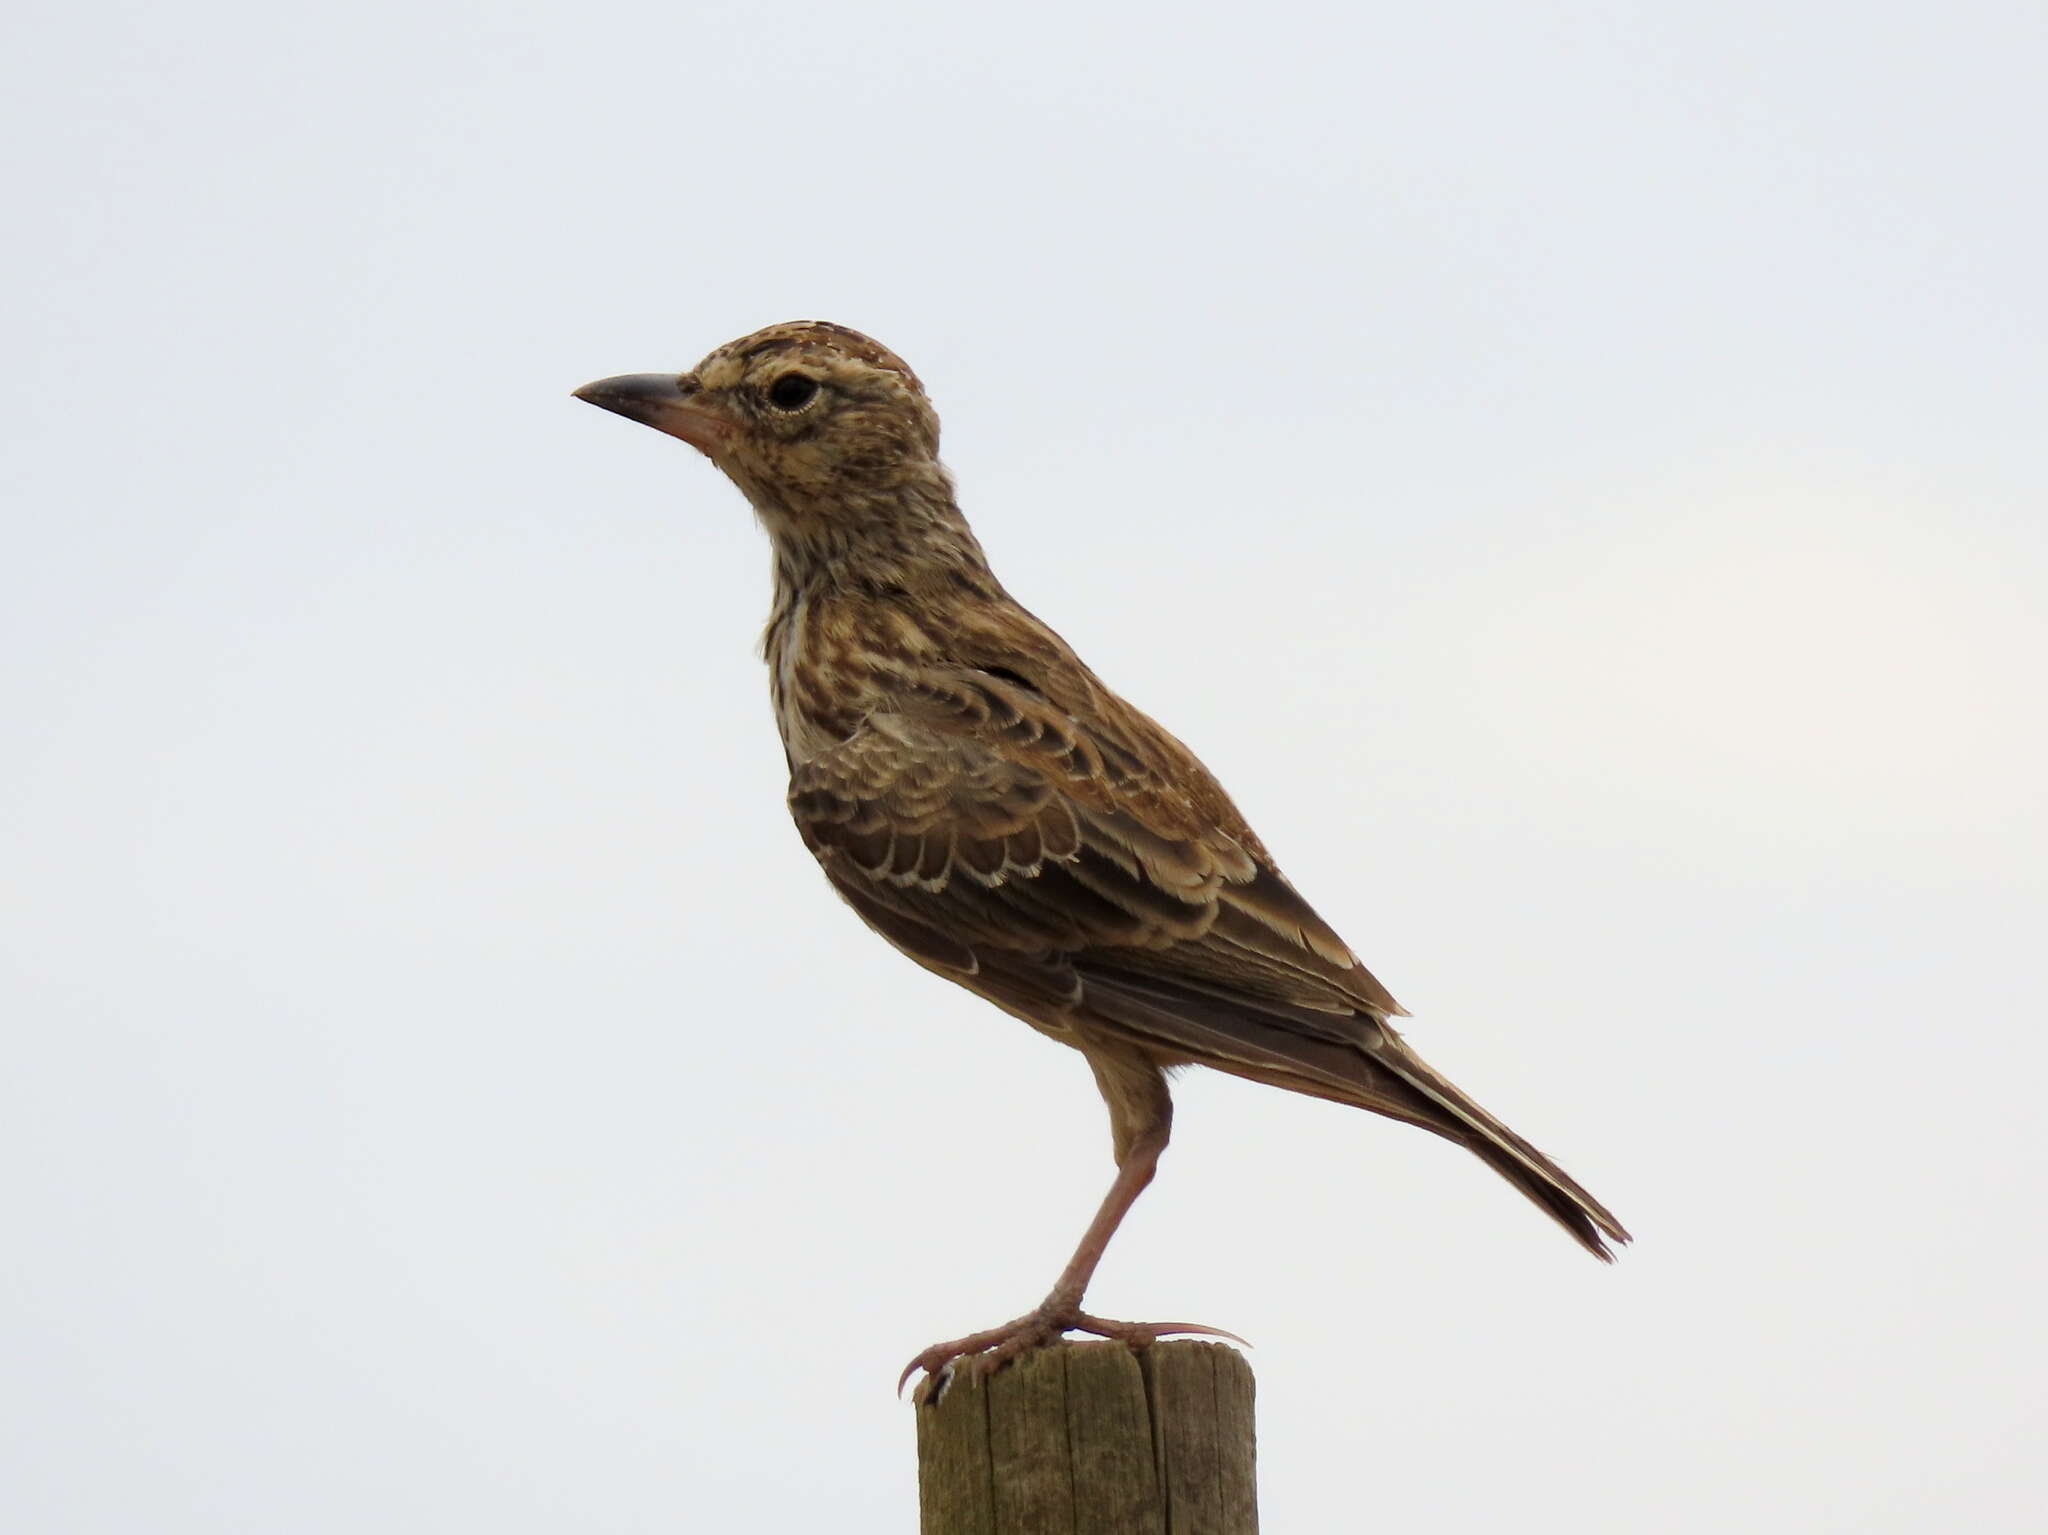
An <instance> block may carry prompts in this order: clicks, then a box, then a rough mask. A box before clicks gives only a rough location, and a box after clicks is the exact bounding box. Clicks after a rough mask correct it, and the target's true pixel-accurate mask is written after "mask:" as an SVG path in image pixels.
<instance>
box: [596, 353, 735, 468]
mask: <svg viewBox="0 0 2048 1535" xmlns="http://www.w3.org/2000/svg"><path fill="white" fill-rule="evenodd" d="M696 382H697V381H696V380H695V379H694V378H692V379H691V380H690V385H691V387H690V388H688V389H685V388H684V387H683V380H682V378H681V377H679V376H678V375H676V374H673V373H622V374H620V375H619V376H618V377H617V378H601V379H599V380H598V381H597V382H596V383H594V384H585V385H584V386H583V387H582V388H581V389H578V390H577V391H576V392H575V393H576V398H577V399H579V400H584V401H587V402H588V403H590V404H592V405H595V406H598V407H599V408H600V409H603V410H608V411H610V412H612V413H613V414H614V415H619V416H624V417H625V418H626V419H627V420H628V421H638V422H639V423H640V424H641V425H642V426H651V427H653V428H654V429H655V430H656V431H657V432H666V433H668V434H669V436H671V437H680V438H682V440H683V441H684V442H687V443H688V444H689V445H690V446H691V447H693V448H695V449H696V450H697V451H698V452H700V453H702V454H703V455H704V456H705V457H706V458H716V457H717V456H718V450H719V449H720V448H722V447H724V446H725V443H726V439H727V438H729V437H731V436H732V433H733V423H732V421H731V420H730V419H728V418H727V417H725V416H721V415H719V414H718V412H717V411H714V410H707V409H706V408H705V407H704V406H703V405H702V404H700V403H699V402H698V401H697V398H696Z"/></svg>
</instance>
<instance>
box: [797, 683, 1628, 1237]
mask: <svg viewBox="0 0 2048 1535" xmlns="http://www.w3.org/2000/svg"><path fill="white" fill-rule="evenodd" d="M963 689H964V691H963ZM1027 695H1028V696H1027ZM1040 704H1041V698H1040V695H1038V694H1036V693H1035V692H1032V691H1030V690H1028V689H1013V688H1012V687H1011V686H1010V685H1009V684H1008V683H1007V682H1005V681H1003V680H1002V679H1000V678H996V679H991V680H990V681H989V682H988V683H987V684H986V685H984V684H982V683H969V684H962V685H961V688H955V687H954V686H952V685H951V684H948V685H946V686H941V687H935V688H934V689H932V690H931V692H930V693H929V694H928V695H919V696H914V697H909V698H906V700H905V701H904V707H903V708H902V709H901V710H900V711H898V712H888V713H878V714H874V715H870V716H869V717H868V719H867V721H866V722H865V723H864V724H863V725H862V727H861V728H860V729H859V730H857V731H856V732H855V733H854V734H853V735H852V736H851V737H850V738H849V739H847V740H845V741H843V742H841V743H840V744H839V745H837V746H835V747H832V748H830V749H829V750H827V751H825V752H824V753H822V754H820V755H819V756H817V757H814V758H812V759H810V760H808V761H806V762H802V763H800V764H798V765H797V766H796V767H795V769H794V771H793V774H792V779H791V784H790V793H789V804H790V810H791V812H792V814H793V815H794V816H795V818H796V822H797V825H798V827H799V829H800V830H801V831H802V833H803V838H804V841H805V843H806V844H807V845H808V846H809V847H810V849H811V851H812V853H813V854H815V855H816V856H817V858H818V861H819V862H820V863H821V864H822V865H823V866H824V868H825V871H826V873H827V874H828V875H829V876H830V877H831V879H832V882H833V884H834V885H835V886H836V887H837V888H838V890H839V893H840V894H841V895H842V896H843V897H845V899H846V900H847V901H848V903H849V904H851V905H852V906H853V907H854V909H855V910H856V911H858V912H859V913H860V914H861V916H862V917H863V918H865V919H866V921H867V922H868V923H869V925H870V926H872V927H874V928H875V929H876V931H878V932H880V933H881V934H882V936H884V937H885V938H888V939H889V940H890V941H891V942H892V943H894V944H895V945H896V946H897V947H898V948H900V949H902V950H903V951H904V952H905V953H907V954H909V955H910V956H911V957H912V958H913V959H916V960H917V961H918V962H919V963H920V964H923V965H924V966H926V967H927V968H929V969H932V970H935V971H937V972H939V973H940V974H943V975H946V976H948V977H949V978H951V979H953V980H955V981H958V982H959V983H960V984H961V985H963V986H966V987H967V988H969V989H970V990H973V991H976V992H979V993H981V994H982V995H983V996H986V997H987V998H989V999H990V1000H991V1001H993V1002H996V1003H998V1004H999V1005H1001V1006H1002V1007H1004V1008H1006V1009H1008V1010H1009V1011H1011V1012H1013V1013H1016V1014H1018V1015H1019V1016H1021V1017H1024V1018H1026V1019H1028V1020H1030V1021H1031V1022H1033V1023H1035V1024H1037V1025H1039V1026H1040V1027H1045V1028H1048V1029H1049V1030H1050V1031H1051V1032H1056V1033H1057V1032H1061V1031H1062V1030H1064V1029H1068V1028H1075V1029H1077V1031H1078V1032H1079V1033H1080V1034H1082V1035H1083V1036H1085V1035H1087V1034H1089V1033H1093V1034H1096V1035H1098V1036H1100V1035H1105V1034H1106V1035H1108V1036H1110V1037H1112V1038H1116V1039H1120V1040H1121V1041H1123V1042H1125V1043H1126V1044H1129V1045H1135V1046H1137V1047H1138V1048H1139V1049H1141V1050H1142V1051H1144V1052H1145V1053H1146V1054H1147V1055H1149V1056H1150V1057H1151V1058H1152V1059H1153V1060H1154V1061H1156V1062H1158V1063H1159V1064H1161V1065H1172V1064H1176V1063H1189V1062H1192V1063H1199V1064H1202V1065H1206V1066H1211V1067H1214V1068H1216V1069H1218V1070H1222V1071H1226V1072H1230V1073H1232V1074H1233V1075H1237V1076H1243V1077H1249V1078H1252V1079H1253V1080H1256V1081H1262V1082H1267V1083H1271V1084H1272V1085H1274V1086H1277V1087H1286V1088H1289V1089H1292V1090H1293V1091H1296V1092H1302V1093H1308V1094H1311V1095H1313V1096H1316V1097H1322V1098H1329V1099H1333V1100H1335V1101H1337V1102H1341V1103H1350V1104H1354V1105H1356V1106H1358V1107H1360V1108H1365V1109H1370V1110H1372V1111H1373V1112H1375V1113H1379V1114H1384V1115H1387V1116H1388V1117H1390V1118H1394V1119H1399V1120H1404V1121H1406V1122H1407V1123H1409V1124H1413V1125H1418V1126H1420V1127H1421V1128H1423V1129H1426V1130H1430V1131H1433V1132H1435V1133H1436V1134H1438V1135H1441V1136H1444V1137H1445V1138H1446V1139H1449V1140H1453V1141H1456V1142H1458V1143H1459V1144H1460V1145H1463V1146H1466V1147H1468V1148H1469V1149H1471V1150H1472V1151H1473V1152H1475V1153H1476V1154H1477V1155H1478V1156H1479V1157H1480V1158H1481V1159H1482V1160H1484V1161H1486V1162H1487V1163H1488V1164H1489V1165H1490V1166H1492V1167H1493V1168H1494V1169H1495V1170H1496V1171H1498V1172H1499V1173H1501V1174H1502V1176H1504V1177H1506V1178H1507V1179H1508V1180H1509V1181H1510V1182H1512V1183H1514V1184H1515V1185H1516V1186H1517V1187H1518V1188H1520V1189H1521V1190H1522V1192H1523V1193H1524V1194H1526V1195H1527V1196H1528V1197H1529V1198H1530V1199H1532V1200H1533V1201H1534V1202H1535V1203H1536V1204H1537V1205H1539V1206H1541V1207H1542V1208H1543V1209H1544V1210H1545V1211H1546V1212H1547V1213H1548V1214H1550V1215H1551V1216H1552V1217H1553V1218H1554V1219H1556V1220H1557V1221H1558V1223H1559V1224H1560V1225H1562V1226H1564V1227H1565V1229H1566V1230H1567V1231H1569V1232H1571V1234H1572V1235H1573V1236H1574V1237H1575V1238H1576V1239H1577V1240H1578V1241H1579V1242H1580V1243H1582V1244H1583V1245H1584V1246H1585V1247H1587V1249H1588V1250H1590V1251H1591V1252H1593V1253H1594V1254H1595V1255H1596V1256H1599V1257H1602V1258H1605V1257H1607V1256H1609V1254H1608V1251H1607V1248H1606V1246H1605V1244H1604V1242H1603V1240H1602V1237H1603V1235H1604V1236H1605V1237H1607V1238H1611V1239H1614V1240H1618V1241H1626V1240H1627V1233H1626V1232H1624V1231H1623V1230H1622V1228H1621V1226H1620V1225H1619V1224H1618V1223H1617V1222H1616V1221H1615V1220H1614V1218H1613V1216H1612V1215H1610V1214H1609V1213H1608V1212H1607V1211H1606V1210H1605V1209H1604V1208H1603V1207H1602V1206H1601V1205H1600V1204H1599V1202H1598V1201H1596V1200H1594V1199H1593V1198H1592V1196H1591V1195H1590V1194H1588V1193H1586V1191H1585V1190H1584V1189H1583V1188H1581V1187H1580V1186H1579V1185H1578V1184H1577V1183H1575V1182H1573V1181H1572V1179H1571V1178H1570V1177H1569V1176H1567V1175H1566V1174H1565V1173H1564V1172H1563V1170H1562V1169H1560V1168H1558V1167H1557V1165H1556V1164H1555V1163H1554V1162H1552V1161H1551V1160H1550V1159H1549V1158H1548V1157H1545V1156H1544V1155H1543V1154H1542V1153H1541V1152H1540V1151H1538V1150H1537V1149H1536V1148H1535V1147H1533V1146H1531V1145H1530V1144H1529V1143H1528V1142H1527V1141H1524V1140H1523V1139H1522V1138H1521V1137H1519V1136H1517V1135H1516V1134H1515V1133H1514V1132H1513V1131H1512V1130H1510V1129H1508V1127H1507V1126H1506V1125H1504V1124H1502V1123H1501V1122H1500V1121H1499V1120H1498V1119H1496V1118H1495V1117H1494V1116H1493V1115H1491V1114H1489V1113H1488V1112H1487V1111H1486V1110H1485V1109H1483V1108H1481V1107H1480V1106H1479V1105H1478V1104H1477V1103H1475V1102H1474V1101H1473V1100H1472V1099H1471V1098H1469V1097H1468V1096H1466V1095H1465V1094H1464V1093H1463V1092H1461V1091H1460V1090H1459V1089H1458V1088H1457V1087H1456V1086H1454V1085H1453V1084H1452V1083H1450V1082H1449V1081H1447V1080H1446V1079H1445V1078H1444V1077H1442V1076H1441V1075H1440V1074H1438V1073H1437V1072H1436V1071H1434V1070H1433V1069H1432V1068H1431V1067H1430V1066H1429V1065H1428V1064H1427V1063H1426V1062H1424V1061H1423V1060H1421V1058H1420V1057H1418V1056H1416V1055H1415V1053H1414V1052H1413V1051H1412V1050H1410V1049H1409V1048H1408V1047H1407V1045H1406V1043H1405V1042H1404V1041H1403V1040H1402V1039H1401V1037H1400V1035H1399V1034H1397V1033H1396V1032H1395V1031H1394V1030H1393V1029H1392V1028H1391V1027H1389V1026H1388V1025H1387V1023H1386V1021H1385V1020H1386V1018H1387V1017H1388V1016H1389V1015H1390V1014H1396V1013H1400V1012H1401V1011H1402V1009H1401V1007H1400V1005H1399V1004H1398V1003H1396V1002H1395V1001H1394V999H1393V998H1392V997H1391V996H1390V995H1388V993H1387V991H1386V989H1385V988H1384V987H1382V986H1381V985H1380V984H1379V982H1378V981H1376V980H1374V979H1373V977H1372V976H1371V974H1370V973H1368V972H1367V971H1366V969H1365V967H1364V966H1363V965H1361V964H1359V963H1358V961H1357V959H1356V958H1355V957H1354V956H1353V955H1352V954H1351V951H1350V950H1349V949H1348V948H1347V947H1346V946H1345V944H1344V942H1343V940H1342V939H1340V938H1338V936H1337V935H1336V933H1335V932H1333V931H1332V930H1331V929H1330V927H1329V926H1328V924H1326V923H1325V922H1323V920H1322V919H1321V918H1320V917H1318V916H1317V915H1316V914H1315V912H1314V911H1313V910H1312V909H1311V908H1310V907H1309V905H1308V903H1307V902H1306V901H1304V900H1303V899H1302V898H1301V896H1300V895H1299V894H1297V893H1296V892H1295V890H1294V888H1293V886H1291V885H1289V884H1288V883H1287V881H1286V880H1285V879H1284V878H1282V877H1281V875H1280V873H1279V871H1278V870H1277V869H1275V868H1274V867H1273V866H1272V864H1271V863H1270V861H1269V860H1267V858H1266V857H1265V854H1264V850H1263V849H1262V848H1260V847H1259V845H1258V842H1257V839H1256V838H1254V837H1252V836H1251V834H1250V832H1249V830H1248V829H1246V828H1244V827H1243V825H1242V822H1241V821H1238V820H1237V818H1236V812H1235V810H1234V809H1232V808H1231V807H1230V806H1229V801H1228V800H1227V799H1225V798H1224V797H1223V794H1222V791H1221V790H1220V789H1218V788H1216V787H1215V785H1214V781H1213V780H1212V779H1210V778H1209V777H1208V774H1207V773H1206V771H1205V770H1203V769H1202V767H1201V765H1200V764H1199V763H1198V762H1196V761H1195V760H1194V758H1193V757H1192V755H1189V754H1187V753H1186V749H1185V748H1184V747H1181V746H1180V745H1179V743H1178V742H1175V741H1173V740H1172V738H1171V737H1168V736H1166V735H1165V733H1164V732H1163V731H1158V728H1157V727H1156V726H1152V725H1151V723H1150V721H1147V720H1144V718H1143V716H1135V718H1136V721H1137V722H1138V723H1137V726H1136V727H1135V728H1131V727H1129V726H1128V724H1127V723H1126V724H1124V725H1119V724H1117V723H1114V722H1113V723H1110V724H1108V725H1106V726H1105V725H1101V724H1096V725H1084V724H1082V723H1081V722H1080V721H1079V720H1078V719H1077V718H1075V717H1074V716H1073V715H1068V714H1063V713H1060V712H1059V711H1058V710H1056V709H1052V708H1050V707H1041V706H1040ZM1133 715H1135V711H1132V715H1127V716H1125V721H1126V722H1128V721H1129V720H1130V719H1131V718H1132V716H1133ZM1147 727H1149V729H1150V730H1152V731H1155V732H1157V735H1156V737H1154V738H1152V739H1149V740H1148V739H1147V738H1146V737H1145V736H1144V734H1143V731H1144V729H1145V728H1147ZM1161 742H1164V743H1165V746H1166V747H1170V748H1171V751H1172V752H1177V753H1179V754H1180V757H1181V758H1182V759H1183V760H1181V761H1178V762H1175V761H1173V760H1172V758H1171V755H1170V754H1169V753H1166V752H1165V751H1164V750H1163V748H1162V747H1161V745H1160V743H1161ZM1148 748H1150V749H1149V750H1148ZM1162 758H1164V760H1163V761H1162ZM1218 805H1220V806H1221V807H1222V813H1221V814H1218V813H1215V811H1214V808H1213V807H1216V806H1218ZM1226 823H1228V824H1226ZM1233 828H1234V829H1233ZM1076 1042H1077V1043H1082V1044H1083V1047H1084V1048H1086V1043H1085V1037H1084V1038H1081V1039H1077V1040H1076Z"/></svg>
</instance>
